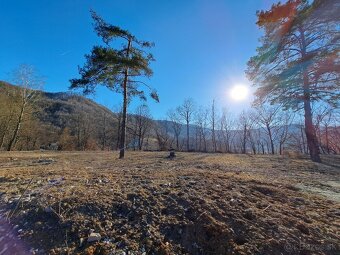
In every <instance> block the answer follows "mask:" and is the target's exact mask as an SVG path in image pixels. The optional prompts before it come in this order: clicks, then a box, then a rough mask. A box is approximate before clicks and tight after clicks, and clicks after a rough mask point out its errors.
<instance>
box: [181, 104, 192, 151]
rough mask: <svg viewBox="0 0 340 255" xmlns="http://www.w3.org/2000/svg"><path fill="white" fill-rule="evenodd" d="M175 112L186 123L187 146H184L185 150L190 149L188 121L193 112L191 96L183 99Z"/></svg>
mask: <svg viewBox="0 0 340 255" xmlns="http://www.w3.org/2000/svg"><path fill="white" fill-rule="evenodd" d="M177 112H178V113H179V115H180V116H181V118H182V120H183V121H184V122H185V124H186V129H187V140H186V145H187V146H186V147H187V151H189V150H190V131H189V130H190V123H191V121H192V118H193V114H194V112H195V103H194V101H193V100H192V99H191V98H189V99H185V100H184V102H183V104H182V105H181V106H179V107H177Z"/></svg>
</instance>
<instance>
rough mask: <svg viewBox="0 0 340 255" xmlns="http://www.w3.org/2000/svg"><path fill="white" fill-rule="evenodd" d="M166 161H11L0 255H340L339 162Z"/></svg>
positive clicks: (7, 156)
mask: <svg viewBox="0 0 340 255" xmlns="http://www.w3.org/2000/svg"><path fill="white" fill-rule="evenodd" d="M166 156H167V153H165V152H140V153H137V152H128V153H127V158H126V159H124V160H118V159H116V158H117V153H112V152H20V153H19V152H12V153H5V152H4V153H1V154H0V209H1V211H0V215H1V216H0V254H10V255H12V254H29V253H31V254H32V253H33V254H89V255H90V254H107V255H109V254H120V255H124V254H126V255H128V254H130V255H132V254H134V255H137V254H141V255H146V254H157V255H158V254H160V255H163V254H164V255H165V254H204V255H209V254H275V255H278V254H340V243H339V240H340V157H335V156H332V157H324V158H323V160H324V163H323V164H316V163H312V162H311V161H309V160H308V159H306V158H289V157H286V158H283V157H281V156H260V155H259V156H254V155H226V154H202V153H178V155H177V157H176V158H175V159H174V160H169V159H167V158H166ZM91 240H92V241H91ZM26 251H29V252H26Z"/></svg>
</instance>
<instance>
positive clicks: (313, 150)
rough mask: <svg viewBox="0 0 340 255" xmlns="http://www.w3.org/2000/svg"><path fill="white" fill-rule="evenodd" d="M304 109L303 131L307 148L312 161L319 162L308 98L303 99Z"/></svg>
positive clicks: (318, 151) (318, 149)
mask: <svg viewBox="0 0 340 255" xmlns="http://www.w3.org/2000/svg"><path fill="white" fill-rule="evenodd" d="M304 110H305V132H306V138H307V145H308V149H309V155H310V157H311V159H312V160H313V161H314V162H321V158H320V148H319V144H318V141H317V137H316V132H315V128H314V125H313V119H312V109H311V105H310V100H306V99H305V101H304Z"/></svg>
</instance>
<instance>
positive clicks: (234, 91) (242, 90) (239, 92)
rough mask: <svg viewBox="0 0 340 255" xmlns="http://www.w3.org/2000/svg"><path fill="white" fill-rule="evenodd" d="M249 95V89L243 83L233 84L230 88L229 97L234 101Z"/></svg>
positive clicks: (241, 99)
mask: <svg viewBox="0 0 340 255" xmlns="http://www.w3.org/2000/svg"><path fill="white" fill-rule="evenodd" d="M248 96H249V89H248V87H247V86H245V85H235V86H233V87H232V88H231V90H230V97H231V98H232V99H233V100H234V101H243V100H245V99H247V98H248Z"/></svg>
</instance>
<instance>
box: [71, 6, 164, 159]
mask: <svg viewBox="0 0 340 255" xmlns="http://www.w3.org/2000/svg"><path fill="white" fill-rule="evenodd" d="M91 15H92V18H93V20H94V29H95V31H96V33H97V35H98V36H99V37H101V39H102V40H103V42H104V46H94V47H93V49H92V52H91V54H89V55H86V56H85V57H86V60H87V61H86V64H85V65H84V67H82V68H79V73H80V75H81V78H80V79H72V80H71V86H70V88H71V89H77V88H81V89H83V92H84V93H85V94H89V93H93V92H94V90H95V88H96V86H97V85H102V86H105V87H107V88H108V89H110V90H112V91H114V92H117V93H122V94H123V111H122V112H123V114H122V115H123V116H122V122H121V137H120V143H119V150H120V152H119V158H124V154H125V148H126V141H125V137H126V123H127V107H128V103H129V100H130V99H131V97H133V96H138V97H140V98H141V99H142V100H146V95H145V92H144V90H143V89H141V88H140V86H146V88H147V89H148V90H150V96H151V97H152V98H153V99H155V100H156V101H159V98H158V95H157V93H156V91H155V90H153V89H151V88H150V87H149V86H148V85H147V84H146V83H144V82H143V81H141V80H137V77H141V76H144V77H151V76H152V74H153V72H152V70H151V68H150V62H151V61H153V60H154V58H153V56H152V55H151V54H150V53H148V52H147V49H149V48H151V47H152V46H153V43H150V42H146V41H140V40H138V39H137V38H136V37H135V36H133V35H132V34H131V33H130V32H129V31H127V30H123V29H121V28H119V27H117V26H113V25H110V24H108V23H106V22H105V21H104V20H103V19H102V18H101V17H100V16H98V15H97V14H96V13H95V12H94V11H91ZM117 40H119V41H121V42H123V46H122V47H121V48H117V47H116V48H114V47H113V45H112V44H113V43H114V42H115V41H117ZM115 45H116V44H115Z"/></svg>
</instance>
